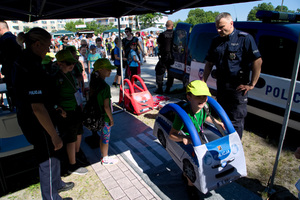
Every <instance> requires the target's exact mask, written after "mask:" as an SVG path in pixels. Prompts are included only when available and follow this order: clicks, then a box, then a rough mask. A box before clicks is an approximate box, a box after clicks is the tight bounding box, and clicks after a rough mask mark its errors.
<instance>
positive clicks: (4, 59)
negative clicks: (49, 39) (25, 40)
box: [0, 20, 22, 110]
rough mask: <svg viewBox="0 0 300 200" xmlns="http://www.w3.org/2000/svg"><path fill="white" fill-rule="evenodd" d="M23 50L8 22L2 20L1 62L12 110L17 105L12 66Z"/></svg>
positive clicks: (0, 36) (0, 23) (0, 38)
mask: <svg viewBox="0 0 300 200" xmlns="http://www.w3.org/2000/svg"><path fill="white" fill-rule="evenodd" d="M21 52H22V47H21V46H20V45H19V44H18V43H17V41H16V36H15V35H14V34H12V33H11V32H10V31H9V27H8V25H7V23H6V22H5V21H2V20H0V64H2V68H1V72H2V74H3V75H4V82H5V83H6V89H7V92H6V96H7V101H8V104H9V108H10V110H13V109H14V106H15V97H14V92H13V87H12V68H13V64H14V62H15V61H16V60H17V58H18V57H19V55H20V54H21Z"/></svg>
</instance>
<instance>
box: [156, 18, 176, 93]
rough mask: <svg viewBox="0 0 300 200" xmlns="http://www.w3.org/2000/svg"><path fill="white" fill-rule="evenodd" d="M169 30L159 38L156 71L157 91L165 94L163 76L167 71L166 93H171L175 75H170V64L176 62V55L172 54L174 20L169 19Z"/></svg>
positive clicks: (167, 24) (167, 25)
mask: <svg viewBox="0 0 300 200" xmlns="http://www.w3.org/2000/svg"><path fill="white" fill-rule="evenodd" d="M166 27H167V30H166V31H165V32H163V33H161V34H159V36H158V38H157V43H158V45H159V54H158V56H159V61H158V63H157V64H156V67H155V72H156V84H157V90H156V91H155V93H157V94H163V89H162V86H163V77H164V74H165V71H166V70H167V72H168V80H167V88H166V90H165V93H169V92H170V89H171V87H172V85H173V82H174V77H172V76H170V73H169V69H170V65H172V64H173V63H174V57H173V55H172V47H173V22H172V21H171V20H168V21H167V23H166Z"/></svg>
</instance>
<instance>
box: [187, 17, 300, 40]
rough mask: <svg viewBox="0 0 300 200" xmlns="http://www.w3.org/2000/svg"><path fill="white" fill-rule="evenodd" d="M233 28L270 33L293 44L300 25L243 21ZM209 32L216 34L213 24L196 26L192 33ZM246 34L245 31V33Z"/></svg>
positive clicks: (299, 30) (235, 23) (297, 35)
mask: <svg viewBox="0 0 300 200" xmlns="http://www.w3.org/2000/svg"><path fill="white" fill-rule="evenodd" d="M234 27H235V28H237V29H244V30H245V29H246V30H247V29H249V30H261V31H265V32H269V31H270V32H272V34H276V35H282V36H285V37H287V38H289V39H291V40H293V41H295V42H297V41H298V39H299V34H300V23H288V22H278V23H263V22H261V21H245V22H234ZM194 31H196V32H197V33H200V32H204V33H205V32H210V33H217V30H216V27H215V23H205V24H197V25H195V27H194V28H193V30H192V32H194ZM246 32H247V31H246Z"/></svg>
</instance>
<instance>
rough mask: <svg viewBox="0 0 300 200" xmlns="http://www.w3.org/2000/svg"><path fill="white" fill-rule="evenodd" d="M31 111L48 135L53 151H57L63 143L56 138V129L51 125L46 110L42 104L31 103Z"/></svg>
mask: <svg viewBox="0 0 300 200" xmlns="http://www.w3.org/2000/svg"><path fill="white" fill-rule="evenodd" d="M31 107H32V110H33V113H34V115H35V116H36V118H37V119H38V120H39V122H40V124H41V125H42V126H43V128H44V129H45V130H46V131H47V133H48V134H49V135H50V137H51V140H52V143H53V145H54V150H59V149H60V148H62V146H63V143H62V140H61V138H60V137H59V136H58V134H57V132H56V129H55V127H54V125H53V123H52V120H51V118H50V116H49V113H48V111H47V109H46V108H45V106H44V104H42V103H33V104H31Z"/></svg>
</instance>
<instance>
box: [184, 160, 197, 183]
mask: <svg viewBox="0 0 300 200" xmlns="http://www.w3.org/2000/svg"><path fill="white" fill-rule="evenodd" d="M183 172H184V173H185V174H186V176H187V177H188V178H189V179H190V180H191V181H192V183H194V182H195V181H196V173H195V170H194V166H193V165H192V163H191V162H190V161H189V160H188V159H184V160H183Z"/></svg>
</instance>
